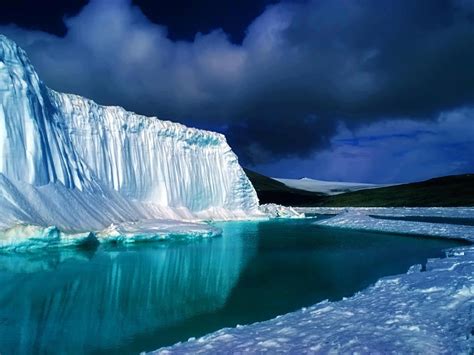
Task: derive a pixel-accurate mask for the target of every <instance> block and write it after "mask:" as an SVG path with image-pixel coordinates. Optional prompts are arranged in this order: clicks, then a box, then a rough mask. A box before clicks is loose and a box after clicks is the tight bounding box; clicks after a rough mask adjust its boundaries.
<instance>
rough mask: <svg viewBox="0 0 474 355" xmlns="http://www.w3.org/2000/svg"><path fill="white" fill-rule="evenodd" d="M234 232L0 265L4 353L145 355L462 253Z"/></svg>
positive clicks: (372, 237)
mask: <svg viewBox="0 0 474 355" xmlns="http://www.w3.org/2000/svg"><path fill="white" fill-rule="evenodd" d="M312 222H313V221H311V220H293V221H291V220H281V221H267V222H227V223H222V224H218V226H219V227H221V228H223V230H224V233H223V236H222V237H218V238H212V239H207V240H204V239H198V240H192V241H186V242H185V241H182V242H176V241H175V242H162V243H145V244H141V245H136V246H133V247H127V248H124V247H111V246H108V247H105V246H100V247H98V248H97V249H95V250H77V249H57V250H50V251H44V252H35V253H31V254H27V255H24V254H23V255H19V254H5V255H1V254H0V285H1V287H0V353H1V354H3V355H5V354H19V353H20V354H22V353H24V354H26V353H84V352H85V353H99V352H112V353H137V352H139V351H144V350H153V349H157V348H159V347H161V346H164V345H170V344H173V343H176V342H178V341H183V340H187V339H188V338H189V337H197V336H201V335H204V334H206V333H209V332H211V331H214V330H217V329H220V328H223V327H232V326H235V325H237V324H246V323H252V322H256V321H261V320H266V319H270V318H273V317H275V316H276V315H279V314H284V313H287V312H290V311H294V310H297V309H299V308H301V307H303V306H309V305H312V304H314V303H317V302H318V301H321V300H324V299H330V300H338V299H341V298H342V297H344V296H350V295H352V294H354V292H356V291H359V290H361V289H363V288H365V287H367V286H369V285H370V284H372V283H374V282H375V281H376V280H377V279H379V278H380V277H382V276H386V275H392V274H398V273H403V272H406V271H407V269H408V268H409V266H410V265H413V264H417V263H422V264H423V263H425V262H426V259H427V258H430V257H441V256H442V255H443V253H442V250H443V249H445V248H450V247H456V246H458V245H460V244H461V243H460V242H456V241H448V240H440V239H430V238H418V237H404V236H399V235H391V234H377V233H368V232H355V231H343V230H337V229H330V228H324V227H319V226H316V225H313V224H312Z"/></svg>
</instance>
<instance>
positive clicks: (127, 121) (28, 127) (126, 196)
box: [0, 35, 258, 228]
mask: <svg viewBox="0 0 474 355" xmlns="http://www.w3.org/2000/svg"><path fill="white" fill-rule="evenodd" d="M0 157H1V159H0V174H1V178H2V179H1V180H2V181H1V183H0V190H1V191H0V192H2V191H4V192H5V193H2V198H0V210H1V211H2V212H5V214H6V215H10V216H12V218H11V219H12V220H15V221H18V222H26V223H35V224H41V225H44V224H48V223H55V221H59V223H63V222H64V223H63V225H64V226H66V227H70V228H74V227H76V226H75V225H74V223H75V222H74V221H72V222H71V219H74V220H79V219H81V215H80V214H78V213H79V212H80V211H81V210H84V211H83V213H84V214H87V218H89V220H90V222H91V223H90V225H91V227H92V226H94V227H96V228H97V227H104V226H105V225H107V224H108V223H111V222H123V221H126V220H130V219H143V218H150V217H151V218H160V217H165V218H181V219H193V218H229V217H235V216H240V217H241V216H245V215H251V214H253V213H258V199H257V195H256V193H255V190H254V188H253V187H252V185H251V183H250V181H249V180H248V178H247V176H246V175H245V173H244V171H243V169H242V168H241V167H240V165H239V163H238V159H237V156H236V155H235V154H234V153H233V152H232V150H231V148H230V147H229V145H228V144H227V142H226V139H225V137H224V136H223V135H221V134H217V133H213V132H208V131H203V130H198V129H193V128H188V127H185V126H183V125H181V124H178V123H172V122H169V121H162V120H159V119H157V118H156V117H145V116H141V115H137V114H134V113H131V112H127V111H126V110H124V109H122V108H120V107H106V106H101V105H98V104H96V103H95V102H93V101H91V100H88V99H85V98H82V97H80V96H76V95H70V94H62V93H58V92H55V91H53V90H51V89H49V88H48V87H46V86H45V85H44V84H43V83H42V82H41V81H40V79H39V78H38V75H37V74H36V72H35V70H34V69H33V67H32V66H31V64H30V62H29V60H28V58H27V56H26V54H25V52H24V51H23V50H22V49H21V48H19V47H18V46H17V45H16V44H15V43H14V42H12V41H10V40H8V39H7V38H6V37H4V36H1V35H0ZM25 184H26V186H27V187H25ZM46 185H47V186H49V187H48V188H44V186H46ZM52 186H53V187H52ZM41 189H49V190H51V194H52V195H53V196H56V195H57V196H56V197H58V198H62V201H61V202H62V204H61V205H58V204H55V203H54V201H50V202H51V203H47V204H46V203H45V201H44V197H45V196H43V195H42V194H41ZM26 190H27V191H26ZM58 191H59V192H58ZM78 191H79V192H82V193H79V194H78ZM98 191H99V193H97V192H98ZM6 195H9V196H10V198H9V199H7V198H5V197H3V196H6ZM104 195H107V196H108V197H107V199H105V200H104V198H103V197H104ZM98 203H99V205H101V207H102V209H101V210H100V212H101V213H105V216H103V217H101V216H98V211H95V212H94V207H93V206H94V205H97V204H98ZM104 204H105V206H104ZM107 204H108V205H107ZM76 206H79V211H78V210H77V208H76ZM86 206H89V207H86ZM44 208H47V209H48V211H47V213H46V212H45V211H42V209H44ZM74 212H76V213H75V215H74V218H68V214H69V215H71V214H72V213H74ZM92 217H93V218H92ZM86 220H87V219H86ZM3 222H4V223H3V224H5V221H3ZM1 224H2V223H1V221H0V225H1ZM7 224H8V223H7ZM79 224H81V225H80V227H81V228H84V227H87V223H84V220H83V221H82V222H81V223H79Z"/></svg>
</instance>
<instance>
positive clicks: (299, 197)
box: [244, 169, 325, 206]
mask: <svg viewBox="0 0 474 355" xmlns="http://www.w3.org/2000/svg"><path fill="white" fill-rule="evenodd" d="M244 171H245V173H246V174H247V176H248V178H249V179H250V182H251V183H252V185H253V187H254V188H255V190H256V191H257V195H258V198H259V200H260V203H278V204H280V205H284V206H302V205H307V204H308V203H310V204H311V203H314V202H316V201H319V200H320V199H321V198H322V197H323V196H325V195H324V194H321V193H317V192H311V191H305V190H300V189H295V188H291V187H289V186H286V185H285V184H284V183H282V182H280V181H277V180H275V179H272V178H269V177H268V176H265V175H262V174H259V173H257V172H255V171H252V170H249V169H244Z"/></svg>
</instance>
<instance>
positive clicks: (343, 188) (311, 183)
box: [273, 178, 389, 195]
mask: <svg viewBox="0 0 474 355" xmlns="http://www.w3.org/2000/svg"><path fill="white" fill-rule="evenodd" d="M273 179H275V180H277V181H280V182H282V183H284V184H285V185H286V186H288V187H291V188H294V189H299V190H306V191H311V192H320V193H323V194H326V195H338V194H343V193H345V192H351V191H358V190H365V189H373V188H377V187H385V186H389V185H375V184H363V183H359V182H339V181H325V180H314V179H309V178H302V179H279V178H273Z"/></svg>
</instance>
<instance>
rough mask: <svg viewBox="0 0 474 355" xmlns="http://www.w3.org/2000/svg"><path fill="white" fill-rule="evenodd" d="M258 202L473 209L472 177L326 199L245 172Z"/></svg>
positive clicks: (394, 187)
mask: <svg viewBox="0 0 474 355" xmlns="http://www.w3.org/2000/svg"><path fill="white" fill-rule="evenodd" d="M245 172H246V173H247V176H248V177H249V179H250V181H251V182H252V184H253V185H254V187H255V190H256V191H257V195H258V197H259V199H260V202H261V203H278V204H282V205H286V206H335V207H336V206H342V207H404V206H405V207H443V206H446V207H447V206H453V207H455V206H474V174H464V175H452V176H444V177H438V178H434V179H430V180H426V181H421V182H415V183H409V184H401V185H395V186H387V187H379V188H370V189H365V190H360V191H353V192H347V193H342V194H338V195H333V196H328V195H326V194H323V193H321V192H311V191H306V190H302V189H296V188H293V187H290V186H287V185H285V184H283V183H282V182H281V181H278V180H275V179H272V178H269V177H267V176H264V175H261V174H258V173H256V172H253V171H250V170H248V169H245Z"/></svg>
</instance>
